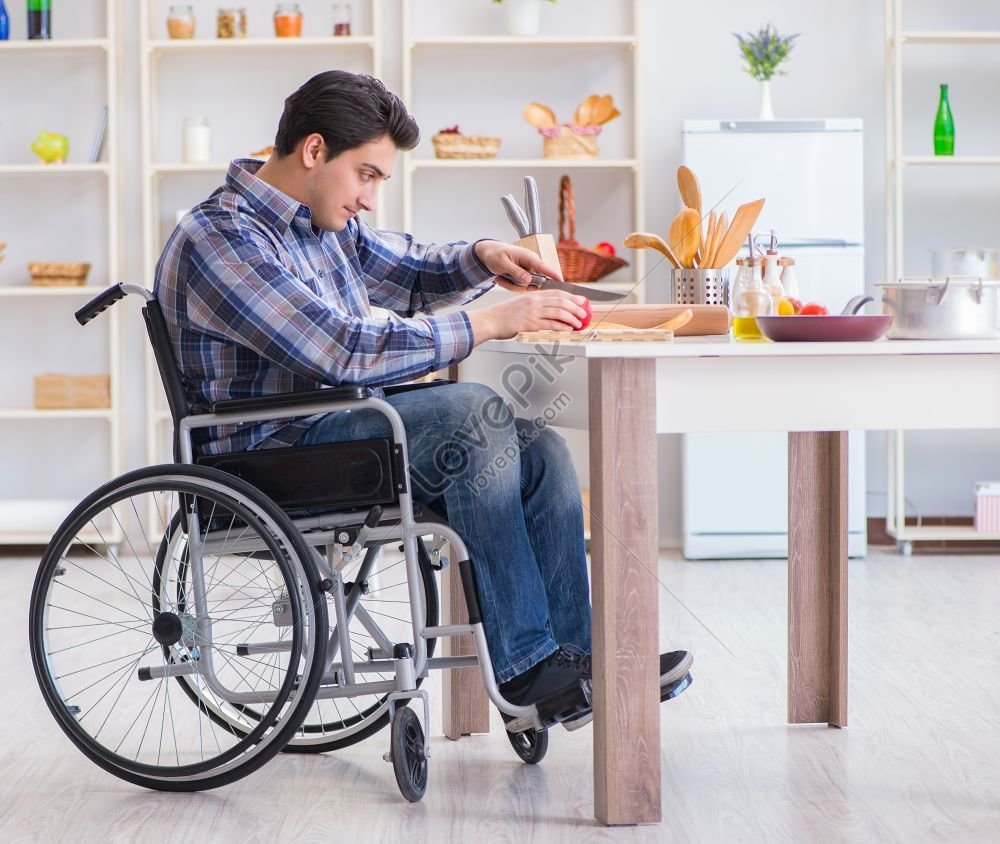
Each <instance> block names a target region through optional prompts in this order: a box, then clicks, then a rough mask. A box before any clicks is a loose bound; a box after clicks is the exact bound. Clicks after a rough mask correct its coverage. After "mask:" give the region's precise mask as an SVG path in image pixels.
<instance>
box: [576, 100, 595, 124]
mask: <svg viewBox="0 0 1000 844" xmlns="http://www.w3.org/2000/svg"><path fill="white" fill-rule="evenodd" d="M598 99H599V97H598V96H597V94H591V95H590V96H589V97H587V99H585V100H584V101H583V102H582V103H580V105H578V106H577V107H576V111H575V112H573V123H574V124H576V125H577V126H590V125H591V124H592V123H593V120H594V104H595V103H596V102H597V100H598Z"/></svg>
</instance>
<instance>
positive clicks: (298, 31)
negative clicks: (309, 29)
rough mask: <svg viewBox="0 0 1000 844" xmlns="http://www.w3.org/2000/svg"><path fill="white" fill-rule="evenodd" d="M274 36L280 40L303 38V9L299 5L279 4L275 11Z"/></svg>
mask: <svg viewBox="0 0 1000 844" xmlns="http://www.w3.org/2000/svg"><path fill="white" fill-rule="evenodd" d="M274 34H275V36H276V37H278V38H300V37H302V9H301V7H300V6H299V4H298V3H279V4H278V6H277V8H276V9H275V10H274Z"/></svg>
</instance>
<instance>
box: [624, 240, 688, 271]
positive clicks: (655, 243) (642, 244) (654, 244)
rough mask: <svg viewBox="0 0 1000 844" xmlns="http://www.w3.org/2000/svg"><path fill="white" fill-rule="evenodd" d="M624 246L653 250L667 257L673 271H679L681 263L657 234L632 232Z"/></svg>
mask: <svg viewBox="0 0 1000 844" xmlns="http://www.w3.org/2000/svg"><path fill="white" fill-rule="evenodd" d="M625 246H626V247H627V248H629V249H655V250H656V251H657V252H660V253H662V254H663V255H665V256H666V257H667V260H668V261H670V263H671V264H673V266H674V269H678V270H679V269H680V267H681V262H680V261H679V260H678V259H677V255H675V254H674V250H673V249H671V248H670V247H669V246H668V245H667V243H666V241H664V239H663V238H662V237H660V236H659V235H658V234H648V233H647V232H632V234H630V235H629V236H628V237H626V238H625Z"/></svg>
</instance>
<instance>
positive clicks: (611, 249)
mask: <svg viewBox="0 0 1000 844" xmlns="http://www.w3.org/2000/svg"><path fill="white" fill-rule="evenodd" d="M594 251H595V252H603V253H604V254H605V255H610V256H611V257H612V258H613V257H614V256H615V245H614V244H613V243H609V242H608V241H606V240H602V241H601V242H600V243H598V244H597V246H595V247H594Z"/></svg>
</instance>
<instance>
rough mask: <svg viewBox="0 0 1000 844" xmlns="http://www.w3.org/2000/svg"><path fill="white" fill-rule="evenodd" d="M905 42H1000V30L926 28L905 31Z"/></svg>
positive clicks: (903, 36)
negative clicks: (923, 29)
mask: <svg viewBox="0 0 1000 844" xmlns="http://www.w3.org/2000/svg"><path fill="white" fill-rule="evenodd" d="M899 40H900V42H901V43H903V44H1000V31H997V32H993V31H989V30H978V31H977V30H925V31H912V32H903V33H901V34H900V38H899Z"/></svg>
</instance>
